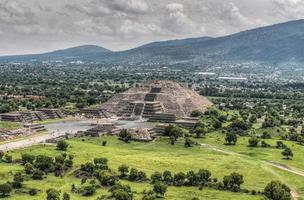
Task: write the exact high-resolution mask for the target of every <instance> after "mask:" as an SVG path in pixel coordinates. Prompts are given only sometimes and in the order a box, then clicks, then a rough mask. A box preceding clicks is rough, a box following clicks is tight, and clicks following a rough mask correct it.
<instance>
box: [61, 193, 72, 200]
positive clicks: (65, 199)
mask: <svg viewBox="0 0 304 200" xmlns="http://www.w3.org/2000/svg"><path fill="white" fill-rule="evenodd" d="M70 199H71V197H70V195H69V194H68V193H66V192H65V193H63V196H62V200H70Z"/></svg>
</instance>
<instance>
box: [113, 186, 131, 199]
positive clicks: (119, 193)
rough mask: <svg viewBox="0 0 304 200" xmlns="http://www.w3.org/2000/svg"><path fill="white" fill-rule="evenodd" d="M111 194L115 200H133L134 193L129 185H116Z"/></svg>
mask: <svg viewBox="0 0 304 200" xmlns="http://www.w3.org/2000/svg"><path fill="white" fill-rule="evenodd" d="M109 192H111V193H112V195H111V197H112V198H114V199H115V200H132V199H133V193H132V191H131V188H130V186H129V185H122V184H116V185H114V186H113V187H112V188H111V189H110V190H109Z"/></svg>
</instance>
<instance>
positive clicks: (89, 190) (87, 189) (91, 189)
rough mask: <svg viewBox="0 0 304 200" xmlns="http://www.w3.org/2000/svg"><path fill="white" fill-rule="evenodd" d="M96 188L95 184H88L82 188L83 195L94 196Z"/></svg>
mask: <svg viewBox="0 0 304 200" xmlns="http://www.w3.org/2000/svg"><path fill="white" fill-rule="evenodd" d="M95 192H96V189H95V186H94V185H87V186H84V187H83V188H82V191H81V195H82V196H92V195H93V194H95Z"/></svg>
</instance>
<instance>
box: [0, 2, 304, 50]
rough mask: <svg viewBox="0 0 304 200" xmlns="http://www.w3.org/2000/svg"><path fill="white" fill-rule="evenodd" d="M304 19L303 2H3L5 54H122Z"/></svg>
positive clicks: (0, 25)
mask: <svg viewBox="0 0 304 200" xmlns="http://www.w3.org/2000/svg"><path fill="white" fill-rule="evenodd" d="M303 17H304V1H303V0H255V1H244V0H230V1H222V0H153V1H151V0H85V1H84V0H73V1H69V0H52V1H47V0H2V1H0V55H6V54H20V53H36V52H44V51H49V50H54V49H59V48H66V47H71V46H76V45H82V44H96V45H101V46H104V47H106V48H110V49H113V50H122V49H127V48H132V47H135V46H138V45H141V44H144V43H147V42H151V41H155V40H166V39H177V38H187V37H199V36H221V35H225V34H231V33H234V32H238V31H242V30H245V29H249V28H254V27H258V26H263V25H268V24H273V23H278V22H283V21H288V20H292V19H299V18H303Z"/></svg>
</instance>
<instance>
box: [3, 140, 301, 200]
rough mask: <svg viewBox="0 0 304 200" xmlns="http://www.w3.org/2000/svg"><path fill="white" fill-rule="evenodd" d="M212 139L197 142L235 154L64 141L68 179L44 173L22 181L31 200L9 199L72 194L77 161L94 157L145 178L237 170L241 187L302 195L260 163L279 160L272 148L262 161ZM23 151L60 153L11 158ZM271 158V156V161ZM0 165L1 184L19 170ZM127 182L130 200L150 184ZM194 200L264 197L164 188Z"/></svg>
mask: <svg viewBox="0 0 304 200" xmlns="http://www.w3.org/2000/svg"><path fill="white" fill-rule="evenodd" d="M217 137H219V136H216V135H214V136H210V137H207V138H206V139H202V140H201V141H200V142H202V143H203V142H206V141H208V142H209V143H211V144H216V145H219V146H220V147H223V148H228V149H229V150H232V151H235V152H236V154H231V155H229V154H225V153H221V152H218V151H214V150H213V149H211V148H206V147H202V146H195V147H192V148H184V146H183V141H182V140H181V141H179V142H178V143H177V144H176V145H175V146H171V145H169V144H168V139H166V138H163V139H161V140H159V141H156V142H152V143H139V142H132V143H130V144H126V143H123V142H121V141H119V140H118V139H117V138H116V137H103V138H97V139H96V138H87V139H85V141H82V140H81V139H72V140H69V141H68V142H69V144H70V145H71V147H70V148H69V149H68V153H70V154H74V155H75V159H74V167H73V169H71V171H69V173H68V174H67V175H65V176H64V177H63V178H58V177H54V176H51V175H48V178H47V179H44V180H42V181H33V180H28V181H26V182H25V188H30V187H34V188H39V189H40V190H41V192H39V193H38V195H37V196H35V197H30V196H28V195H27V194H12V196H11V197H10V198H9V199H16V200H19V199H20V200H21V199H27V198H28V199H37V200H38V199H44V198H45V190H46V189H48V188H52V187H53V188H57V189H60V190H61V191H62V192H69V193H70V194H71V192H70V189H71V185H72V184H73V183H74V184H76V185H80V180H79V179H76V178H74V177H73V176H72V171H73V170H75V169H76V168H78V167H79V166H80V165H81V164H82V163H85V162H89V161H92V160H93V158H95V157H106V158H108V159H109V166H110V168H112V169H114V170H117V167H118V166H119V165H121V164H127V165H129V166H130V167H135V168H138V169H140V170H143V171H145V172H146V173H147V174H148V175H151V174H152V173H153V172H154V171H164V170H171V171H172V172H180V171H183V172H186V171H189V170H199V169H208V170H210V171H211V172H212V177H213V178H218V179H219V180H221V179H222V178H223V176H224V175H228V174H230V173H231V172H238V173H241V174H242V175H244V179H245V183H244V184H243V185H242V188H246V189H249V190H263V188H264V187H265V186H266V184H267V183H268V182H270V181H271V180H281V181H283V182H285V183H286V184H288V185H289V186H290V187H292V188H293V189H295V190H296V191H297V192H298V193H299V194H300V195H302V196H303V195H304V188H303V182H304V178H303V177H300V176H298V175H294V174H291V173H288V172H285V171H282V170H280V169H277V168H275V167H272V166H269V165H266V164H264V163H263V162H261V160H265V159H266V160H267V159H272V158H276V159H280V158H279V157H281V156H280V152H272V151H275V150H270V152H266V153H265V156H266V157H265V158H264V159H263V158H262V156H263V155H262V152H259V149H253V150H252V151H254V153H252V154H250V155H245V154H244V156H240V155H239V154H242V152H243V151H244V152H245V148H247V147H246V146H244V147H243V145H242V141H241V140H240V142H239V143H238V144H239V145H237V146H235V147H226V146H221V143H222V142H217ZM103 140H107V141H108V145H107V146H106V147H102V146H101V145H100V144H101V141H103ZM244 143H245V141H244ZM24 152H27V153H30V154H34V155H38V154H44V155H49V156H55V155H58V154H60V152H59V151H56V150H55V147H54V146H41V145H40V146H34V147H31V148H28V149H26V150H18V151H14V152H10V154H11V155H13V157H14V159H16V158H19V157H20V154H21V153H24ZM299 153H300V152H299ZM255 154H256V155H255ZM272 154H274V155H272ZM277 154H278V156H277ZM271 155H272V156H273V157H271ZM295 156H297V155H295ZM299 159H300V158H299ZM286 162H287V161H286ZM291 162H294V163H299V164H295V166H299V167H300V166H301V164H300V162H301V160H297V159H296V158H295V160H293V161H291ZM0 166H1V167H0V180H1V181H0V182H5V181H7V180H12V174H13V172H15V171H18V170H22V169H23V168H22V166H19V165H16V164H11V165H9V164H1V165H0ZM127 183H128V184H129V185H130V186H131V187H132V190H134V191H136V194H135V199H141V193H142V191H143V190H144V189H151V185H149V184H148V183H145V184H142V183H141V184H139V183H131V182H127ZM100 194H107V189H106V188H104V189H99V190H98V192H97V194H96V195H94V196H93V197H81V196H79V195H76V194H71V197H72V199H96V197H97V196H98V195H100ZM193 197H199V198H200V199H219V200H224V199H225V200H226V199H236V200H238V199H249V200H251V199H252V200H254V199H263V197H262V196H259V195H256V196H253V195H250V194H240V193H232V192H223V191H217V190H213V189H208V188H204V189H203V190H202V191H200V190H198V188H196V187H179V188H177V187H169V189H168V192H167V193H166V196H165V199H181V200H182V199H183V200H184V199H189V200H191V199H192V198H193Z"/></svg>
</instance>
